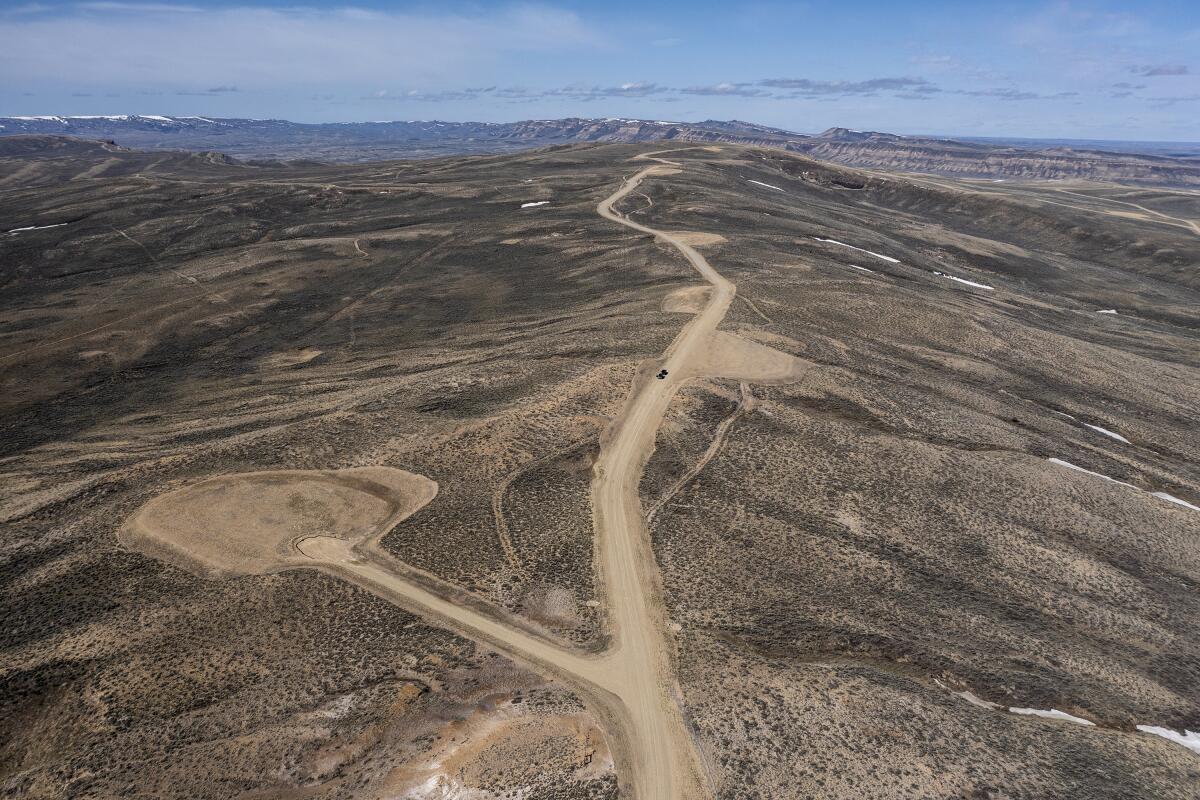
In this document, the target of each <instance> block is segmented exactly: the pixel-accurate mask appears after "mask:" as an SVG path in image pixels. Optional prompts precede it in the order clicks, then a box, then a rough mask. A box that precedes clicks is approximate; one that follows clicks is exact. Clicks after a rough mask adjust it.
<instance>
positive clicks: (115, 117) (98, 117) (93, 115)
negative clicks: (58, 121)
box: [67, 114, 129, 120]
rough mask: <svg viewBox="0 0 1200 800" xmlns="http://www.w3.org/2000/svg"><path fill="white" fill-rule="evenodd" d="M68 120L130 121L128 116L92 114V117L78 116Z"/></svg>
mask: <svg viewBox="0 0 1200 800" xmlns="http://www.w3.org/2000/svg"><path fill="white" fill-rule="evenodd" d="M67 119H107V120H126V119H129V115H128V114H91V115H82V114H80V115H76V116H73V117H67Z"/></svg>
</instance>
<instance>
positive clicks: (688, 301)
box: [662, 286, 709, 314]
mask: <svg viewBox="0 0 1200 800" xmlns="http://www.w3.org/2000/svg"><path fill="white" fill-rule="evenodd" d="M708 294H709V287H707V286H688V287H685V288H683V289H676V290H675V291H673V292H671V293H670V294H668V295H667V296H666V297H664V298H663V304H662V310H663V311H669V312H672V313H677V314H698V313H700V311H701V310H703V308H704V304H705V303H707V302H708Z"/></svg>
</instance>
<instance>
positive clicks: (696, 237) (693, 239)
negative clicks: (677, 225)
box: [671, 231, 727, 247]
mask: <svg viewBox="0 0 1200 800" xmlns="http://www.w3.org/2000/svg"><path fill="white" fill-rule="evenodd" d="M671 236H672V238H674V239H675V240H676V241H678V242H682V243H683V244H690V245H691V246H692V247H704V246H705V245H713V244H721V243H722V242H725V241H727V240H726V239H725V237H724V236H722V235H721V234H719V233H708V232H707V231H672V232H671Z"/></svg>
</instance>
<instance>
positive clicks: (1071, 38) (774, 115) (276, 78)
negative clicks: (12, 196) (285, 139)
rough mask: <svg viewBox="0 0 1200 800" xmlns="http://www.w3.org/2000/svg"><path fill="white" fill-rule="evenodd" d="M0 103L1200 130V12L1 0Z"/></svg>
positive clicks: (891, 5)
mask: <svg viewBox="0 0 1200 800" xmlns="http://www.w3.org/2000/svg"><path fill="white" fill-rule="evenodd" d="M0 42H3V43H4V45H3V46H2V47H0V115H34V114H123V113H134V114H166V115H185V114H195V115H201V116H225V117H231V116H237V117H255V118H268V117H273V118H285V119H292V120H298V121H311V122H320V121H357V120H384V119H434V118H436V119H445V120H482V121H508V120H516V119H530V118H547V117H563V116H589V117H593V116H620V117H639V118H644V119H661V120H701V119H710V118H712V119H732V118H736V119H744V120H750V121H753V122H759V123H763V124H767V125H776V126H779V127H783V128H788V129H791V130H797V131H818V130H822V129H824V128H826V127H830V126H834V125H840V126H845V127H850V128H860V129H864V128H865V129H873V130H885V131H892V132H896V133H934V134H957V135H975V136H1033V137H1063V138H1107V139H1146V140H1151V139H1164V140H1184V141H1196V140H1200V3H1197V2H1195V0H1193V2H1186V3H1185V2H1141V3H1134V2H1125V3H1115V2H1108V3H1094V2H1011V3H1003V2H998V3H965V2H964V3H948V2H910V3H896V2H859V3H849V2H845V1H844V0H843V2H823V1H821V0H812V1H811V2H798V3H771V2H763V3H754V2H751V3H745V4H736V3H708V2H703V1H701V2H688V3H685V2H663V3H655V4H651V3H646V2H640V3H632V2H622V0H614V1H613V2H606V3H603V4H600V3H585V2H560V3H489V2H475V3H455V2H441V3H379V2H355V3H352V4H344V3H327V2H309V3H308V4H304V2H303V0H293V2H278V1H276V0H243V2H236V3H235V2H202V1H200V0H195V1H193V2H172V1H171V0H163V1H162V2H116V1H101V0H96V1H94V2H73V3H67V4H63V3H55V2H32V3H21V2H16V3H13V2H8V3H0Z"/></svg>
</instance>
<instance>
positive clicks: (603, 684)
mask: <svg viewBox="0 0 1200 800" xmlns="http://www.w3.org/2000/svg"><path fill="white" fill-rule="evenodd" d="M655 155H656V154H655V153H648V154H645V155H644V156H641V158H648V159H650V160H653V161H655V162H657V163H655V164H654V165H652V166H648V167H646V168H644V169H642V170H641V171H640V172H638V173H637V174H636V175H634V176H633V177H632V178H629V179H627V180H626V181H625V182H624V184H623V185H622V186H621V188H620V189H618V190H617V191H616V192H615V193H613V194H612V195H611V196H610V197H608V198H607V199H605V200H604V201H603V202H601V203H600V205H599V206H598V207H597V209H596V210H597V212H598V213H599V214H600V215H601V216H603V217H605V218H606V219H609V220H612V221H613V222H616V223H618V224H620V225H624V226H626V227H629V228H632V229H634V230H636V231H639V232H641V233H645V234H648V235H651V236H654V237H656V238H657V239H658V240H659V241H662V242H665V243H667V244H670V245H671V246H673V247H674V248H676V249H677V250H678V251H679V252H680V253H682V254H683V256H684V257H685V258H686V259H687V260H688V262H689V263H690V264H691V265H692V266H693V267H694V268H695V269H696V271H697V272H698V273H699V274H700V275H701V276H702V277H703V278H704V279H705V280H706V281H707V282H708V283H709V284H711V285H712V291H711V292H709V297H708V300H707V303H706V305H705V306H704V308H703V309H702V310H701V311H700V312H699V313H698V314H696V315H695V316H694V317H692V318H691V320H690V321H689V322H688V323H687V324H686V325H685V326H684V328H683V330H681V331H680V332H679V334H678V336H676V337H675V340H674V341H673V342H672V343H671V345H670V347H668V348H667V350H666V352H665V353H663V355H662V356H661V357H660V358H659V359H658V360H657V361H656V362H654V363H653V364H652V365H643V368H642V369H641V370H640V371H639V374H638V377H637V379H636V380H635V383H634V387H633V391H632V393H631V395H630V397H629V399H628V400H627V402H626V405H625V408H624V409H623V412H622V413H621V415H620V416H619V417H617V418H616V419H615V420H614V421H613V423H612V425H611V426H610V427H609V429H608V430H607V431H606V433H605V435H604V437H603V438H602V440H601V451H600V457H599V459H598V460H597V462H596V465H595V467H594V473H593V479H592V508H593V524H594V527H595V534H596V555H597V559H596V561H597V570H598V573H599V576H600V579H601V585H602V586H603V590H604V595H605V599H606V603H607V609H608V623H609V627H610V634H611V645H610V647H609V648H608V649H607V650H605V651H604V652H603V653H599V654H594V655H592V654H584V653H580V652H576V651H573V650H571V649H568V648H565V647H563V646H561V645H559V644H557V643H556V642H553V641H551V640H549V639H544V638H542V637H541V636H539V635H538V633H537V632H536V631H535V630H533V629H531V628H530V627H529V626H527V625H523V624H522V623H521V622H520V621H519V620H516V619H513V618H511V616H510V615H508V614H506V613H505V612H503V611H501V610H498V609H492V608H490V607H487V606H486V604H484V603H482V602H479V601H472V602H460V601H462V600H463V599H464V598H463V593H462V592H461V590H457V589H456V588H455V587H451V586H450V585H449V584H445V583H444V582H441V581H439V580H437V579H436V578H433V577H432V576H428V575H420V576H419V578H420V580H415V579H414V577H415V576H414V573H415V571H414V570H412V569H411V568H410V567H407V565H404V564H402V563H401V562H399V561H397V560H396V559H394V558H392V557H390V556H388V555H387V554H385V553H383V552H381V551H379V550H378V549H376V548H367V547H363V548H355V547H354V546H352V545H351V544H350V543H349V542H347V541H344V540H341V539H337V538H334V537H326V536H315V537H309V538H306V539H304V540H302V541H300V542H299V543H298V544H297V545H296V547H297V549H298V550H299V552H300V553H302V554H303V555H305V556H307V557H308V558H311V559H312V560H313V562H314V563H313V566H314V567H316V568H318V569H321V570H323V571H326V572H329V573H331V574H334V575H337V576H338V577H341V578H344V579H346V580H349V581H352V582H354V583H356V584H358V585H359V586H362V587H363V588H365V589H368V590H370V591H372V592H374V593H376V594H378V595H380V596H381V597H384V598H385V599H388V600H390V601H392V602H396V603H397V604H399V605H403V606H405V607H408V608H413V609H414V610H417V611H418V612H420V613H422V614H424V615H426V616H428V617H433V618H435V619H437V620H439V621H441V622H442V623H444V624H445V625H446V626H447V627H449V628H451V629H452V630H455V631H458V632H460V633H462V634H464V635H466V636H468V637H470V638H473V639H475V640H477V641H481V642H484V643H487V644H489V645H491V646H493V647H495V648H496V649H497V650H499V651H501V652H504V653H506V654H508V655H510V656H512V657H513V658H515V659H516V660H518V661H521V662H524V663H527V664H529V665H531V666H533V667H534V668H536V669H538V670H539V671H542V672H545V673H549V674H551V675H553V676H555V677H558V678H561V679H562V680H564V681H565V682H567V683H568V684H570V685H572V686H573V687H575V688H576V689H577V690H578V691H579V692H580V693H581V694H583V695H584V696H586V697H587V698H588V699H589V700H590V701H591V703H592V705H593V707H594V708H595V709H596V710H597V711H598V712H599V713H600V715H601V716H602V717H604V718H605V722H606V725H607V727H608V728H609V731H610V734H611V736H612V739H613V741H611V742H610V746H611V748H612V750H613V754H614V758H615V760H616V763H617V768H618V771H619V774H620V780H621V784H622V787H623V788H624V789H629V790H632V792H633V794H634V795H635V796H636V797H637V798H639V800H691V799H692V798H698V797H704V796H707V795H709V794H710V792H709V791H708V790H707V788H706V786H705V781H704V778H703V775H704V771H703V767H702V764H701V760H700V757H699V755H698V752H697V749H696V747H695V744H694V742H693V740H692V737H691V734H690V733H689V731H688V728H687V725H686V724H685V722H684V719H683V715H682V713H681V710H680V707H679V699H678V698H679V691H678V686H677V683H676V680H675V673H674V668H673V665H672V660H671V648H670V642H669V640H668V638H667V634H666V622H667V620H666V618H665V613H664V609H663V604H662V591H661V584H660V580H659V574H658V568H657V565H656V563H655V561H654V554H653V552H652V550H651V547H650V537H649V534H648V532H647V530H646V527H645V523H644V521H643V514H642V508H641V501H640V498H639V495H638V484H639V482H640V479H641V475H642V471H643V468H644V466H645V464H646V461H647V459H648V458H649V457H650V454H651V453H652V452H653V449H654V442H655V437H656V434H657V432H658V428H659V426H660V425H661V424H662V421H663V416H664V414H665V413H666V410H667V406H668V405H669V404H670V402H671V398H672V397H673V396H674V395H675V392H676V391H677V390H678V389H679V387H680V385H681V384H682V383H683V382H684V381H685V380H687V378H688V377H689V376H690V375H691V374H694V370H695V368H696V367H697V365H699V364H700V363H701V362H702V359H703V355H704V347H705V344H706V342H707V340H708V337H709V336H710V335H711V334H712V333H713V332H714V331H716V329H717V326H718V325H719V324H720V323H721V320H722V319H724V317H725V312H726V310H727V309H728V308H729V304H730V303H731V302H732V300H733V297H734V293H735V287H734V285H733V284H732V283H730V282H729V281H727V280H725V279H724V278H723V277H721V275H720V274H718V273H717V271H716V270H715V269H713V268H712V266H711V265H709V263H708V261H707V260H705V258H704V256H702V255H701V254H700V253H699V252H697V251H696V250H695V249H694V248H693V247H692V246H691V245H689V244H687V242H686V241H684V237H683V236H682V235H679V234H671V233H667V232H663V231H658V230H655V229H653V228H650V227H647V226H645V225H641V224H639V223H636V222H633V221H631V220H629V219H627V218H626V217H624V216H623V215H621V214H620V213H619V212H617V211H614V210H613V206H614V205H615V204H616V203H618V202H619V201H620V200H621V199H622V198H624V197H626V196H627V195H628V194H629V193H630V192H632V191H634V190H635V189H636V188H637V187H638V185H639V184H641V182H642V181H643V180H645V179H646V178H647V177H650V176H655V175H670V174H674V173H677V172H679V169H678V168H677V167H678V166H679V165H678V164H675V163H674V162H670V161H666V160H664V159H660V158H654V156H655ZM660 369H666V370H667V376H666V378H665V379H662V380H659V379H656V378H655V377H654V374H655V373H656V372H658V371H659V370H660Z"/></svg>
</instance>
